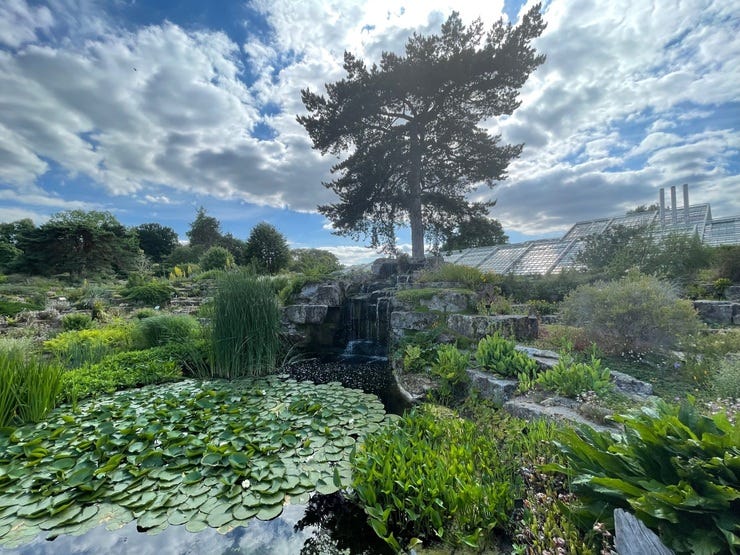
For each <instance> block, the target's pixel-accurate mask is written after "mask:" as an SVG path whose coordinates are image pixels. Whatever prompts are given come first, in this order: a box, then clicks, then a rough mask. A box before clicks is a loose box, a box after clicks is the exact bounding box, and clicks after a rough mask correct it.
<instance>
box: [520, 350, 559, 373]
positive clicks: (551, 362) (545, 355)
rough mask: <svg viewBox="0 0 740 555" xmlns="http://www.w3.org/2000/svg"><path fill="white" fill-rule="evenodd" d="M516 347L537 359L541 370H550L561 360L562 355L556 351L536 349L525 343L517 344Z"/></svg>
mask: <svg viewBox="0 0 740 555" xmlns="http://www.w3.org/2000/svg"><path fill="white" fill-rule="evenodd" d="M514 348H515V349H516V350H517V351H520V352H522V353H525V354H527V355H529V356H530V357H531V358H533V359H534V360H536V361H537V365H538V366H539V368H540V370H549V369H550V368H552V367H553V366H555V365H556V364H557V363H558V360H560V355H559V354H557V353H556V352H555V351H548V350H546V349H535V348H534V347H525V346H524V345H517V346H516V347H514Z"/></svg>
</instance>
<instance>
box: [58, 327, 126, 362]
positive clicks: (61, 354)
mask: <svg viewBox="0 0 740 555" xmlns="http://www.w3.org/2000/svg"><path fill="white" fill-rule="evenodd" d="M131 338H132V327H131V326H130V325H125V324H119V325H110V326H106V327H103V328H94V329H86V330H75V331H65V332H63V333H60V334H59V335H57V336H56V337H54V338H52V339H48V340H47V341H44V350H45V351H47V352H48V353H50V354H52V355H53V356H54V357H55V358H56V359H57V360H59V361H60V362H61V363H62V364H63V365H64V366H65V367H67V368H77V367H78V366H82V365H83V364H89V363H95V362H99V361H101V360H102V359H103V358H105V357H106V356H108V355H111V354H113V353H116V352H120V351H124V350H126V349H129V348H130V347H131Z"/></svg>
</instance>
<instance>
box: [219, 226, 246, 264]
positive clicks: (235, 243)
mask: <svg viewBox="0 0 740 555" xmlns="http://www.w3.org/2000/svg"><path fill="white" fill-rule="evenodd" d="M218 246H219V247H223V248H225V249H226V250H227V251H229V252H230V253H231V256H233V257H234V262H235V263H236V264H239V265H240V266H244V265H246V263H247V255H246V249H247V242H246V241H242V240H241V239H237V238H236V237H234V236H233V235H232V234H231V233H227V234H226V235H224V236H223V237H221V238H220V239H219V240H218Z"/></svg>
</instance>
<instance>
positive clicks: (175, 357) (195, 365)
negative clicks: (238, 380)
mask: <svg viewBox="0 0 740 555" xmlns="http://www.w3.org/2000/svg"><path fill="white" fill-rule="evenodd" d="M157 349H158V350H159V351H160V352H161V353H162V355H163V356H166V357H167V359H168V360H171V361H173V362H175V363H176V364H177V366H178V367H179V368H180V370H182V373H183V375H185V376H188V377H191V378H199V379H210V378H214V377H217V376H216V375H215V374H214V372H213V365H212V362H211V361H212V359H213V350H212V349H211V342H210V340H209V339H208V338H207V337H198V338H196V339H191V340H190V341H188V342H187V343H168V344H166V345H163V346H161V347H157Z"/></svg>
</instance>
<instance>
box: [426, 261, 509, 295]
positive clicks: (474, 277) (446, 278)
mask: <svg viewBox="0 0 740 555" xmlns="http://www.w3.org/2000/svg"><path fill="white" fill-rule="evenodd" d="M493 280H495V276H493V275H492V274H484V273H483V272H481V271H480V270H479V269H477V268H471V267H469V266H459V265H457V264H447V263H445V264H442V265H440V266H438V267H437V268H429V269H426V270H422V271H421V272H419V275H418V276H417V277H416V281H417V283H435V282H452V283H461V284H463V285H464V286H465V287H467V288H468V289H473V290H476V289H479V288H480V287H481V286H482V285H484V284H485V283H488V282H491V281H493Z"/></svg>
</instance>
